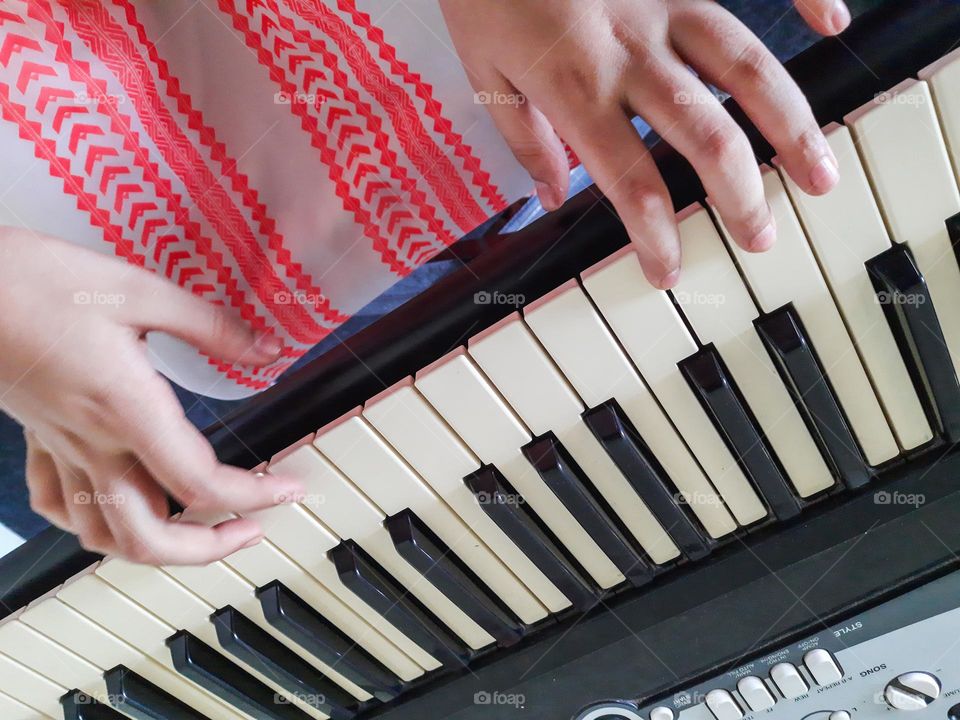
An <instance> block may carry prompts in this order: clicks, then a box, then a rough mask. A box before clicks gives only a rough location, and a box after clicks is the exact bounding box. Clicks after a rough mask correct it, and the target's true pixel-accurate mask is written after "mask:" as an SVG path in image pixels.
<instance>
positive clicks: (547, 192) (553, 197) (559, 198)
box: [533, 180, 565, 210]
mask: <svg viewBox="0 0 960 720" xmlns="http://www.w3.org/2000/svg"><path fill="white" fill-rule="evenodd" d="M533 185H534V187H536V189H537V197H538V198H540V204H541V205H543V209H544V210H556V209H557V208H559V207H560V206H561V205H563V201H564V200H565V198H564V197H563V193H562V192H561V191H560V188H559V187H557V186H556V185H551V184H550V183H545V182H540V181H539V180H535V181H534V182H533Z"/></svg>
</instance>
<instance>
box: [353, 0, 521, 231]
mask: <svg viewBox="0 0 960 720" xmlns="http://www.w3.org/2000/svg"><path fill="white" fill-rule="evenodd" d="M337 7H338V8H339V9H340V11H341V12H345V13H348V14H349V15H350V19H351V20H352V21H353V24H354V25H356V26H357V27H358V28H360V29H361V30H363V31H364V32H365V33H366V36H367V39H368V40H369V41H370V42H372V43H373V44H375V45H376V46H377V50H378V55H379V56H380V57H381V58H382V59H383V60H385V61H386V62H387V63H388V64H389V65H390V71H391V72H392V73H393V74H394V75H397V76H399V77H401V78H403V81H404V82H405V83H408V84H410V85H413V86H414V87H415V88H416V95H417V97H418V98H420V99H421V100H423V102H424V108H425V112H426V114H427V117H429V118H431V119H432V120H433V129H434V130H435V131H436V132H437V133H439V134H441V135H442V136H443V139H444V142H446V144H447V145H448V146H450V147H452V148H454V155H456V156H457V157H458V158H460V159H461V160H462V161H463V164H464V167H465V168H466V169H467V171H468V172H470V173H471V175H472V178H473V184H474V185H475V186H476V187H478V188H480V192H481V195H482V196H483V198H484V199H485V200H486V201H487V202H488V203H490V208H491V210H492V213H491V214H494V213H498V212H500V211H501V210H503V209H504V208H505V207H506V206H507V204H508V203H507V200H506V198H505V197H504V196H503V195H502V194H501V193H500V191H499V190H498V189H497V186H496V185H494V184H493V182H491V180H490V173H488V172H486V171H485V170H484V169H483V168H482V167H481V164H480V158H478V157H477V156H476V155H474V154H473V149H472V148H471V147H470V146H469V145H467V144H466V143H464V142H463V136H461V135H460V134H458V133H455V132H454V131H453V123H451V122H450V120H449V119H448V118H446V117H444V116H443V105H442V104H441V103H440V101H439V100H437V99H436V98H435V97H434V96H433V88H432V87H431V86H430V85H429V84H427V83H425V82H423V80H422V79H421V78H420V76H419V75H417V74H416V73H413V72H411V71H410V67H409V66H408V65H407V64H406V63H405V62H403V61H401V60H399V59H398V58H397V50H396V48H395V47H393V46H392V45H390V43H388V42H387V41H386V40H385V38H384V35H383V30H381V29H380V28H378V27H377V26H376V25H374V24H373V23H371V21H370V16H369V15H368V14H367V13H363V12H360V11H359V10H357V6H356V0H337ZM469 230H473V228H469ZM469 230H467V229H466V228H464V232H468V231H469Z"/></svg>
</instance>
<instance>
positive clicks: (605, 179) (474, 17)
mask: <svg viewBox="0 0 960 720" xmlns="http://www.w3.org/2000/svg"><path fill="white" fill-rule="evenodd" d="M441 5H442V7H443V12H444V16H445V17H446V20H447V25H448V27H449V29H450V33H451V36H452V37H453V40H454V43H455V44H456V46H457V50H458V51H459V53H460V58H461V60H462V61H463V64H464V67H465V68H466V70H467V74H468V75H469V76H470V79H471V82H472V84H473V86H474V89H475V90H477V91H478V92H483V93H487V94H488V97H489V98H490V100H491V102H490V104H489V106H488V107H489V110H490V113H491V114H492V116H493V119H494V121H495V122H496V124H497V126H498V128H499V129H500V131H501V133H503V136H504V138H506V141H507V143H508V144H509V145H510V147H511V148H512V150H513V153H514V155H516V157H517V159H518V160H519V161H520V163H521V164H522V165H523V166H524V167H525V168H526V169H527V171H528V172H529V173H530V175H531V176H532V177H533V179H534V181H535V182H536V185H537V192H538V194H539V196H540V198H541V200H542V201H543V204H544V206H545V207H547V208H548V209H553V208H556V207H558V206H559V205H560V204H561V203H562V202H563V199H564V197H565V196H566V192H567V186H568V179H569V178H568V173H567V163H566V159H565V156H564V152H563V147H562V144H561V142H560V140H559V139H558V137H557V134H555V132H554V130H556V133H558V134H559V135H560V137H562V138H563V139H564V140H566V141H567V143H569V145H570V147H571V148H572V149H573V150H574V151H575V152H576V153H577V155H579V157H580V159H581V160H582V161H583V163H584V165H585V166H586V168H587V170H588V171H589V172H590V174H591V175H592V176H593V178H594V179H595V180H596V182H597V185H598V186H599V188H600V189H601V190H602V191H603V192H604V193H605V194H606V195H607V197H609V198H610V200H611V201H612V202H613V203H614V205H615V206H616V208H617V211H618V212H619V214H620V216H621V218H622V219H623V222H624V225H625V226H626V228H627V230H628V232H629V233H630V236H631V238H632V239H633V242H634V245H635V246H636V248H637V250H638V252H639V255H640V260H641V262H642V264H643V268H644V272H645V273H646V276H647V278H648V279H649V280H650V282H651V283H653V284H654V285H655V286H657V287H660V288H668V287H671V286H673V285H674V284H675V283H676V281H677V277H678V271H679V268H680V245H679V238H678V235H677V229H676V225H675V222H674V212H673V204H672V203H671V201H670V196H669V193H668V191H667V188H666V186H665V185H664V183H663V180H662V179H661V177H660V175H659V173H658V172H657V168H656V166H655V165H654V163H653V161H652V159H651V158H650V155H649V153H648V152H647V150H646V147H645V146H644V144H643V141H642V140H641V138H640V137H639V136H638V135H637V133H636V131H635V130H634V129H633V127H632V126H631V125H630V117H632V116H633V115H634V114H638V115H641V116H642V117H643V118H644V119H645V120H646V121H647V122H649V123H650V124H651V125H652V126H653V128H654V129H655V130H656V131H657V132H658V133H659V134H660V135H661V136H662V137H663V138H664V139H665V140H666V141H667V142H669V143H670V144H671V145H672V146H674V147H675V148H676V149H677V150H678V151H679V152H681V153H683V155H684V156H686V158H687V159H688V160H689V161H690V163H691V164H692V165H693V167H694V168H695V169H696V171H697V173H698V174H699V175H700V178H701V179H702V181H703V184H704V186H705V187H706V189H707V192H708V194H709V195H710V197H711V199H712V200H713V202H714V203H715V204H716V206H717V209H718V210H719V212H720V215H721V217H722V219H723V222H724V224H725V225H726V227H727V229H728V230H729V231H730V232H731V234H732V235H733V237H734V238H735V240H736V241H737V243H738V244H740V245H741V246H742V247H743V248H745V249H747V250H753V251H761V250H765V249H766V248H768V247H769V246H770V245H771V244H772V243H773V241H774V239H775V228H774V226H773V222H772V217H771V214H770V209H769V208H768V206H767V203H766V201H765V200H764V196H763V188H762V186H761V180H760V173H759V171H758V169H757V162H756V159H755V158H754V156H753V152H752V150H751V148H750V145H749V143H748V142H747V139H746V136H745V135H744V134H743V132H742V131H741V130H740V129H739V127H738V126H737V125H736V123H734V121H733V120H732V119H731V118H730V116H729V115H728V114H727V113H726V112H725V111H724V110H723V108H722V107H721V105H720V103H719V102H717V100H716V99H714V97H713V96H712V95H711V94H710V93H709V92H708V91H707V88H706V87H705V85H704V84H703V82H702V81H701V80H699V79H698V78H697V77H696V76H695V75H694V74H693V73H691V72H690V71H689V69H688V68H687V66H690V67H692V68H693V69H694V70H696V71H697V73H698V74H699V75H700V76H701V77H702V78H703V79H704V80H705V81H707V82H710V83H712V84H714V85H716V86H718V87H720V88H722V89H724V90H726V91H727V92H729V93H730V94H731V95H733V96H734V97H735V98H736V99H737V101H738V102H739V103H740V105H741V106H742V107H743V108H744V110H745V111H746V112H747V113H748V114H749V115H750V118H751V119H752V120H753V122H754V123H755V124H756V125H757V127H758V128H759V129H760V130H761V131H762V132H763V134H764V135H765V136H766V138H767V139H768V140H769V141H770V144H771V145H773V146H774V148H775V149H776V151H777V153H778V154H779V156H780V159H781V161H782V162H783V167H784V169H785V170H786V171H787V172H788V173H789V174H790V176H791V177H792V178H793V179H794V180H795V181H796V182H797V183H798V184H799V185H800V187H802V188H803V189H804V190H805V191H807V192H809V193H812V194H822V193H825V192H827V191H828V190H830V189H831V188H832V187H833V186H834V185H835V184H836V182H837V179H838V177H837V165H836V160H835V158H834V157H833V154H832V153H831V151H830V149H829V147H828V146H827V143H826V140H825V139H824V137H823V135H822V133H821V132H820V130H819V128H818V127H817V123H816V121H815V120H814V118H813V115H812V113H811V112H810V107H809V105H808V104H807V102H806V99H805V98H804V97H803V95H802V94H801V92H800V90H799V89H798V88H797V86H796V85H795V84H794V82H793V80H791V79H790V77H789V76H788V75H787V73H786V71H785V70H784V69H783V67H782V66H781V65H780V63H779V62H777V60H776V59H775V58H774V56H773V55H771V54H770V52H769V51H768V50H767V49H766V48H765V47H764V45H763V43H762V42H760V40H759V39H758V38H757V37H755V36H754V35H753V33H751V32H750V31H749V30H748V29H747V28H746V27H744V26H743V25H742V24H741V23H740V22H739V21H738V20H737V19H736V18H735V17H733V16H732V15H731V14H730V13H728V12H727V11H726V10H724V9H723V8H722V7H720V6H719V5H717V4H715V3H714V2H712V1H710V0H669V1H667V0H599V1H596V2H595V1H594V0H588V1H587V2H583V0H523V2H517V0H441ZM796 5H797V7H798V9H799V10H800V12H801V14H802V15H803V16H804V18H805V19H806V20H807V22H808V23H809V24H810V25H811V26H813V28H814V29H816V30H818V31H819V32H821V33H825V34H834V33H838V32H840V31H841V30H843V29H844V28H845V27H846V26H847V24H848V23H849V22H850V15H849V12H848V11H847V9H846V6H845V5H844V4H843V2H840V1H839V0H836V1H835V0H796ZM517 93H522V95H523V96H525V98H526V100H527V101H526V102H523V103H520V104H518V103H517V102H515V101H514V100H515V98H516V97H517ZM511 96H513V97H511ZM501 101H502V102H501Z"/></svg>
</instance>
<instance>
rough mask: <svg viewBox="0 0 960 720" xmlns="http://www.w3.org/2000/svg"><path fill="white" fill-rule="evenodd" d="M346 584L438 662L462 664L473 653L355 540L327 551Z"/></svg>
mask: <svg viewBox="0 0 960 720" xmlns="http://www.w3.org/2000/svg"><path fill="white" fill-rule="evenodd" d="M327 556H328V557H329V558H330V559H331V560H332V561H333V564H334V565H335V566H336V568H337V574H338V575H339V576H340V580H341V581H342V582H343V584H344V585H345V586H346V587H347V588H348V589H349V590H350V591H351V592H352V593H353V594H355V595H356V596H357V597H359V598H360V599H361V600H363V601H364V602H365V603H367V605H369V606H370V607H372V608H373V609H374V610H376V611H377V612H378V613H379V614H380V615H382V616H383V617H384V618H385V619H386V620H387V621H388V622H389V623H390V624H391V625H393V626H394V627H395V628H397V630H399V631H400V632H402V633H403V634H404V635H406V636H407V637H408V638H410V639H411V640H412V641H413V642H414V643H416V644H417V645H419V646H420V647H421V648H423V649H424V650H426V651H427V652H428V653H430V655H432V656H433V657H434V658H435V659H436V660H437V662H439V663H441V664H442V665H445V666H449V667H455V668H456V667H461V666H463V665H465V664H466V663H467V662H469V661H470V659H471V658H472V657H473V655H474V652H473V650H472V649H471V648H469V647H468V646H467V645H465V644H464V643H463V642H462V641H461V640H460V638H458V637H457V636H456V635H454V634H453V631H451V630H449V629H448V628H447V626H446V625H445V624H444V623H443V622H442V621H441V620H440V619H439V618H437V617H436V616H435V615H434V614H433V613H432V612H430V610H428V609H427V608H426V607H424V606H423V605H422V604H421V603H420V601H419V600H417V598H415V597H414V596H413V595H411V594H410V593H409V592H408V591H407V590H405V589H404V588H402V587H400V585H398V584H397V582H396V581H395V580H394V579H393V577H392V576H391V575H390V574H389V573H388V572H387V571H386V570H384V569H383V568H381V567H380V566H379V565H378V564H377V562H376V561H375V560H374V559H373V558H371V557H370V556H369V555H367V554H366V553H365V552H364V551H363V549H362V548H360V546H359V545H357V544H356V543H355V542H353V541H352V540H344V541H343V542H342V543H340V544H339V545H338V546H337V547H335V548H333V549H332V550H330V551H329V552H328V553H327Z"/></svg>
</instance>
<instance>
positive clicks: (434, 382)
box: [414, 348, 624, 588]
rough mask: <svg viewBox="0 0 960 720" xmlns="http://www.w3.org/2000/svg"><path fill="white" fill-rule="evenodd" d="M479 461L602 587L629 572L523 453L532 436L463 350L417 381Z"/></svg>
mask: <svg viewBox="0 0 960 720" xmlns="http://www.w3.org/2000/svg"><path fill="white" fill-rule="evenodd" d="M414 385H415V386H416V388H417V389H418V390H419V391H420V392H421V393H422V394H423V396H424V397H425V398H427V400H428V401H429V402H430V404H431V405H433V407H434V408H435V409H436V410H437V411H438V412H439V413H440V414H441V415H442V416H443V418H444V419H445V420H446V421H447V422H448V423H450V426H451V427H452V428H453V429H454V430H455V431H456V432H457V434H458V435H459V436H460V438H461V439H462V440H463V441H464V442H465V443H466V444H467V445H468V446H469V447H470V449H471V450H473V452H474V453H476V454H477V456H478V457H479V458H480V460H481V461H482V462H483V463H485V464H489V465H494V466H496V467H497V469H498V470H499V471H500V472H501V473H503V475H504V477H506V478H507V480H508V481H509V482H510V484H511V485H512V486H513V488H514V489H515V490H516V491H517V492H518V493H519V494H520V495H522V496H523V498H524V500H525V501H526V502H527V503H529V504H530V507H531V508H533V510H534V511H535V512H536V513H537V515H538V516H539V517H540V519H541V520H542V521H543V522H544V524H546V525H547V527H549V528H550V530H551V531H552V532H553V534H554V535H556V536H557V538H558V539H559V540H560V542H561V543H563V544H564V546H565V547H566V549H567V551H568V552H569V553H570V554H571V555H572V556H573V557H574V558H576V560H577V561H578V562H579V563H580V564H581V565H582V566H583V568H584V569H585V570H586V571H587V572H588V573H589V574H590V576H591V577H592V578H593V579H594V581H596V583H597V584H598V585H599V586H600V587H602V588H611V587H614V586H616V585H619V584H620V583H622V582H623V580H624V576H623V574H622V573H621V572H620V571H619V570H618V569H617V567H616V566H615V565H614V564H613V562H611V560H610V558H608V557H607V556H606V554H604V552H603V550H601V549H600V547H599V546H598V545H597V544H596V542H594V540H593V539H592V538H591V537H590V535H589V534H588V533H587V532H586V531H585V530H584V529H583V527H582V526H581V525H580V524H579V523H578V522H577V520H576V518H575V517H574V516H573V515H572V514H570V512H569V511H568V510H567V509H566V507H564V505H563V504H562V503H561V502H560V500H559V499H558V498H557V496H556V495H554V494H553V492H552V491H551V490H550V488H548V487H547V486H546V485H545V484H544V482H543V480H542V479H541V478H540V476H539V475H538V474H537V471H536V470H534V469H533V467H531V466H530V463H529V462H528V461H527V459H526V458H525V457H524V456H523V454H522V453H521V452H520V448H522V447H523V446H525V445H527V444H528V443H529V442H530V441H531V439H532V437H531V435H530V432H529V431H528V430H527V429H526V428H525V427H524V425H523V423H522V421H521V420H520V419H519V418H518V417H517V416H516V415H515V414H514V412H513V411H512V410H511V409H510V407H508V406H507V404H506V403H505V402H504V401H503V398H501V397H500V395H499V394H498V393H497V391H496V390H495V389H494V388H493V386H492V385H491V384H490V382H489V381H488V380H487V378H485V377H484V376H483V373H481V372H480V370H479V369H478V368H477V367H476V365H475V364H474V363H473V361H472V360H471V359H470V358H469V356H468V355H467V354H466V350H464V349H463V348H458V349H456V350H455V351H453V352H452V353H450V354H449V355H447V356H445V357H444V358H441V359H440V360H438V361H437V362H436V363H434V364H433V365H430V366H429V367H427V368H424V369H423V370H421V371H420V372H419V373H417V376H416V381H415V383H414Z"/></svg>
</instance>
